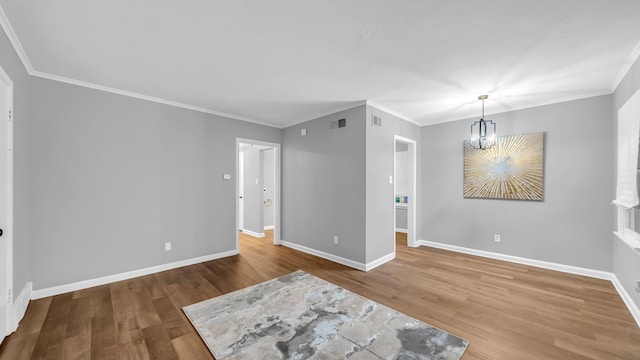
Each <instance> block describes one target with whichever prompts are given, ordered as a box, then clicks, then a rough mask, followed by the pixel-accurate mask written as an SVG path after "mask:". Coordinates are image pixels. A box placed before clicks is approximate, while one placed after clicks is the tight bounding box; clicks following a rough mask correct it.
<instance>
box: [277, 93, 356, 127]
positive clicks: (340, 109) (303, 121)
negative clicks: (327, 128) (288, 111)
mask: <svg viewBox="0 0 640 360" xmlns="http://www.w3.org/2000/svg"><path fill="white" fill-rule="evenodd" d="M366 104H367V101H366V100H362V101H358V102H356V103H353V104H350V105H345V106H339V107H336V108H333V110H330V111H323V112H321V113H317V114H316V115H313V116H311V117H305V118H304V120H299V121H296V122H292V123H290V124H287V125H285V126H282V129H286V128H290V127H292V126H296V125H300V124H302V123H306V122H307V121H312V120H317V119H319V118H322V117H325V116H329V115H333V114H337V113H339V112H341V111H347V110H351V109H355V108H357V107H360V106H363V105H366Z"/></svg>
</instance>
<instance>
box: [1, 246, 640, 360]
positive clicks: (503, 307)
mask: <svg viewBox="0 0 640 360" xmlns="http://www.w3.org/2000/svg"><path fill="white" fill-rule="evenodd" d="M269 235H270V236H268V237H266V238H262V239H257V238H253V237H251V236H247V235H244V234H242V235H241V246H240V255H238V256H233V257H229V258H225V259H220V260H215V261H209V262H206V263H201V264H197V265H192V266H187V267H183V268H179V269H174V270H170V271H165V272H162V273H158V274H153V275H149V276H143V277H139V278H135V279H131V280H126V281H120V282H117V283H112V284H108V285H104V286H99V287H95V288H91V289H86V290H81V291H75V292H72V293H67V294H62V295H58V296H54V297H49V298H44V299H39V300H35V301H32V302H31V304H30V305H29V308H28V310H27V314H26V316H25V318H24V319H23V321H22V322H21V324H20V327H19V328H18V331H17V332H16V333H14V334H13V335H11V336H10V337H8V338H7V339H5V341H4V343H3V344H2V346H1V347H0V359H2V360H18V359H190V360H192V359H212V356H211V354H210V353H209V351H208V350H207V348H206V346H205V345H204V343H203V342H202V341H201V339H200V337H199V336H198V335H197V333H196V332H195V330H194V329H193V327H192V326H191V324H190V323H189V321H188V320H187V319H186V317H185V316H184V314H183V312H182V310H181V307H182V306H185V305H188V304H192V303H195V302H198V301H202V300H205V299H208V298H211V297H214V296H218V295H220V294H224V293H227V292H230V291H234V290H237V289H241V288H243V287H246V286H250V285H253V284H256V283H259V282H262V281H265V280H268V279H272V278H275V277H278V276H281V275H284V274H287V273H289V272H292V271H294V270H298V269H301V270H304V271H307V272H309V273H311V274H313V275H315V276H318V277H320V278H323V279H325V280H328V281H330V282H333V283H335V284H338V285H340V286H342V287H344V288H346V289H349V290H351V291H353V292H355V293H358V294H361V295H363V296H366V297H368V298H370V299H372V300H374V301H377V302H379V303H382V304H385V305H387V306H389V307H392V308H394V309H397V310H399V311H401V312H404V313H406V314H408V315H410V316H413V317H415V318H418V319H420V320H422V321H425V322H427V323H429V324H431V325H433V326H436V327H438V328H441V329H443V330H445V331H448V332H450V333H453V334H455V335H457V336H460V337H463V338H465V339H467V340H469V342H470V345H469V348H468V349H467V352H466V353H465V355H464V356H463V360H471V359H487V360H489V359H490V360H500V359H508V360H514V359H522V360H528V359H531V360H533V359H536V360H538V359H563V360H566V359H607V360H609V359H629V360H631V359H636V360H637V359H640V329H639V328H638V326H637V324H636V323H635V322H634V320H633V318H632V316H631V314H630V313H629V311H628V310H627V308H626V307H625V305H624V303H623V302H622V300H621V299H620V297H619V295H618V294H617V293H616V291H615V289H614V288H613V286H612V285H611V284H610V283H609V282H608V281H604V280H597V279H592V278H588V277H582V276H576V275H569V274H564V273H559V272H554V271H549V270H543V269H538V268H534V267H528V266H524V265H517V264H511V263H506V262H501V261H497V260H491V259H484V258H480V257H475V256H470V255H463V254H458V253H453V252H449V251H444V250H438V249H431V248H425V247H421V248H417V249H411V248H407V247H406V238H404V239H403V238H402V237H401V236H399V237H398V240H397V244H398V246H397V258H396V259H395V260H393V261H392V262H389V263H387V264H384V265H382V266H380V267H378V268H376V269H374V270H372V271H370V272H368V273H365V272H361V271H358V270H353V269H351V268H348V267H345V266H342V265H338V264H335V263H332V262H329V261H326V260H323V259H320V258H317V257H314V256H311V255H307V254H304V253H301V252H298V251H295V250H292V249H289V248H286V247H282V246H274V245H272V244H273V241H272V238H271V236H272V234H269Z"/></svg>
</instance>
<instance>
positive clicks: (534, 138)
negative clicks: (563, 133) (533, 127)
mask: <svg viewBox="0 0 640 360" xmlns="http://www.w3.org/2000/svg"><path fill="white" fill-rule="evenodd" d="M464 197H465V198H481V199H510V200H533V201H541V200H543V199H544V133H541V132H540V133H532V134H519V135H509V136H500V137H498V141H497V143H496V145H494V146H493V147H491V148H490V149H486V150H480V149H474V148H473V147H472V146H471V143H470V142H469V141H465V142H464Z"/></svg>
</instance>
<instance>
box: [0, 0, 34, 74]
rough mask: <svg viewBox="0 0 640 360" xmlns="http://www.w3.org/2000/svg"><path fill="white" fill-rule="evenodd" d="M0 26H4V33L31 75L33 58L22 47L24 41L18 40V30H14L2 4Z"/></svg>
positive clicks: (0, 7)
mask: <svg viewBox="0 0 640 360" xmlns="http://www.w3.org/2000/svg"><path fill="white" fill-rule="evenodd" d="M0 27H2V29H3V30H4V33H5V34H6V35H7V38H8V39H9V42H10V43H11V45H12V46H13V50H15V52H16V54H17V55H18V57H19V58H20V61H21V62H22V66H24V68H25V70H27V73H28V74H29V75H31V74H32V73H33V65H32V64H31V60H29V57H28V56H27V53H26V52H25V51H24V48H23V47H22V43H21V42H20V40H18V36H17V35H16V32H15V31H14V30H13V26H11V23H10V22H9V18H8V17H7V14H6V13H5V12H4V9H3V8H2V6H0Z"/></svg>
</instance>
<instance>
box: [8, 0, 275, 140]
mask: <svg viewBox="0 0 640 360" xmlns="http://www.w3.org/2000/svg"><path fill="white" fill-rule="evenodd" d="M0 26H2V29H3V30H4V32H5V34H6V35H7V38H9V41H10V42H11V45H13V48H14V50H15V52H16V54H18V57H19V58H20V60H21V61H22V65H23V66H24V67H25V69H26V70H27V73H29V75H31V76H36V77H40V78H43V79H49V80H53V81H59V82H62V83H67V84H71V85H76V86H81V87H85V88H89V89H94V90H100V91H106V92H110V93H113V94H118V95H122V96H128V97H132V98H136V99H140V100H147V101H151V102H155V103H159V104H164V105H169V106H174V107H178V108H182V109H187V110H193V111H198V112H201V113H205V114H211V115H216V116H222V117H226V118H230V119H235V120H241V121H247V122H250V123H254V124H260V125H265V126H269V127H274V128H277V129H282V128H284V126H282V125H278V124H274V123H271V122H268V121H261V120H256V119H250V118H247V117H244V116H239V115H234V114H229V113H225V112H222V111H215V110H211V109H207V108H203V107H199V106H193V105H188V104H184V103H180V102H177V101H172V100H167V99H161V98H157V97H154V96H149V95H144V94H140V93H136V92H132V91H127V90H121V89H116V88H112V87H109V86H103V85H98V84H95V83H90V82H88V81H82V80H76V79H72V78H68V77H64V76H58V75H54V74H49V73H45V72H42V71H38V70H35V69H34V68H33V65H32V64H31V60H29V57H28V56H27V53H26V52H25V51H24V48H23V47H22V44H21V43H20V40H18V36H17V35H16V33H15V31H14V30H13V27H12V26H11V23H10V22H9V19H8V18H7V15H6V14H5V12H4V10H3V9H2V6H0Z"/></svg>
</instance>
